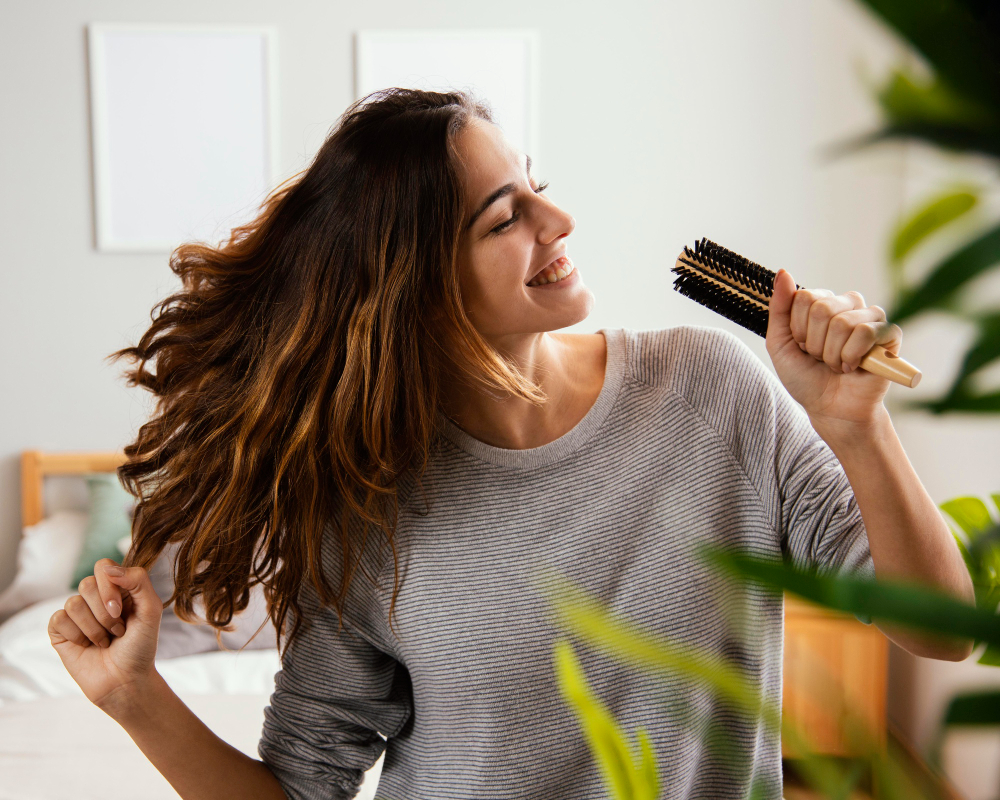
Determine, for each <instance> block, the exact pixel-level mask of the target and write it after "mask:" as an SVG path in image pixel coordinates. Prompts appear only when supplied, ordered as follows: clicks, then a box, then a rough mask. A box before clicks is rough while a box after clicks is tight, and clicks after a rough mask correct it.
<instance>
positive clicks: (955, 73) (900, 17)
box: [859, 0, 1000, 108]
mask: <svg viewBox="0 0 1000 800" xmlns="http://www.w3.org/2000/svg"><path fill="white" fill-rule="evenodd" d="M859 2H861V4H862V5H864V6H867V7H868V8H869V9H871V10H872V11H873V12H874V13H875V14H877V15H878V16H879V17H881V18H882V20H883V21H884V22H885V23H887V24H888V25H889V26H890V27H891V28H892V29H893V30H894V31H896V32H897V33H898V34H900V35H901V36H902V37H903V38H904V39H905V40H906V41H907V42H908V43H909V44H911V45H912V46H913V48H914V49H916V50H917V52H919V53H920V54H921V55H922V56H923V57H924V58H925V59H926V61H927V63H929V64H930V65H931V67H933V69H934V71H935V72H936V73H937V74H938V75H939V76H940V77H941V79H943V80H945V81H947V82H948V84H949V85H950V86H951V87H952V88H953V91H955V92H956V93H960V94H962V95H963V96H965V97H967V98H970V99H974V100H976V101H978V102H980V103H982V104H984V105H988V106H991V107H993V108H997V107H1000V52H998V48H997V46H996V41H997V37H998V31H997V27H996V26H997V17H996V14H995V10H993V11H991V10H990V8H989V6H990V5H991V4H990V3H985V4H971V3H968V2H965V3H963V2H959V1H958V0H859ZM990 14H993V16H989V15H990Z"/></svg>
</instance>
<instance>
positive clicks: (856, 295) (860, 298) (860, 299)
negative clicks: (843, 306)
mask: <svg viewBox="0 0 1000 800" xmlns="http://www.w3.org/2000/svg"><path fill="white" fill-rule="evenodd" d="M845 294H846V295H847V296H848V297H850V298H851V299H852V300H854V301H855V302H858V303H860V304H861V305H864V304H865V298H864V296H863V295H862V294H861V292H856V291H854V290H853V289H852V290H851V291H849V292H845Z"/></svg>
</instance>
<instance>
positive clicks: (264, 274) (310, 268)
mask: <svg viewBox="0 0 1000 800" xmlns="http://www.w3.org/2000/svg"><path fill="white" fill-rule="evenodd" d="M473 116H475V117H478V118H480V119H482V120H484V121H486V122H491V123H492V122H493V121H494V120H493V117H492V114H491V111H490V109H489V107H488V105H487V104H486V103H485V102H483V101H481V100H478V99H476V98H475V96H474V95H472V94H471V93H468V92H459V91H455V92H449V93H437V92H425V91H417V90H410V89H399V88H393V89H386V90H381V91H378V92H374V93H372V94H370V95H368V96H367V97H365V98H362V99H361V100H358V101H357V102H355V103H353V104H351V106H349V107H348V108H347V110H346V111H345V112H344V113H343V114H342V115H341V117H340V118H339V119H338V120H337V123H336V124H335V125H334V127H333V129H332V131H331V133H330V134H329V136H328V137H327V139H326V141H325V142H324V143H323V146H322V147H321V148H320V149H319V152H318V153H317V154H316V157H315V158H314V159H313V161H312V163H311V164H310V165H309V167H308V168H307V169H305V170H303V171H302V172H300V173H298V174H297V175H295V176H293V177H292V178H291V179H289V180H288V181H286V182H285V183H283V184H281V185H280V186H279V187H278V188H277V189H275V190H274V191H273V192H271V194H269V195H268V197H267V198H266V199H265V200H264V202H263V203H262V204H261V206H260V210H259V214H258V215H257V217H256V219H254V220H253V221H252V222H250V223H248V224H246V225H243V226H241V227H237V228H234V229H233V230H232V232H231V235H230V237H229V240H228V242H226V243H225V244H221V243H220V245H219V246H217V247H212V246H208V245H207V244H205V243H201V242H188V243H185V244H182V245H180V246H179V247H177V248H176V249H175V250H174V251H173V252H172V253H171V256H170V268H171V270H172V271H173V272H174V273H175V274H176V275H178V276H179V277H180V278H181V280H182V283H183V288H182V290H181V291H178V292H177V293H175V294H172V295H170V296H169V297H167V298H166V299H164V300H162V301H161V302H159V303H158V304H157V305H155V306H154V307H153V310H152V312H151V314H150V318H151V319H152V324H151V325H150V326H149V328H148V330H147V331H146V332H145V333H144V334H143V335H142V337H141V339H140V341H139V343H138V344H137V345H136V346H135V347H127V348H124V349H122V350H119V351H117V352H115V353H113V354H111V355H110V356H109V357H108V358H109V359H112V360H117V359H119V358H121V357H123V356H128V357H130V358H131V360H132V362H133V364H135V366H134V368H132V369H130V370H128V371H126V373H125V376H126V377H127V379H128V385H129V386H137V385H138V386H142V387H145V388H146V389H148V390H149V391H151V392H152V393H153V394H154V395H155V397H156V403H155V406H154V411H153V413H152V414H151V417H150V419H149V421H147V422H146V423H145V424H144V425H142V427H141V428H140V429H139V431H138V434H137V435H136V438H135V440H134V441H133V442H131V443H130V444H128V445H127V446H126V447H125V455H126V457H127V461H126V463H125V464H123V465H122V466H121V467H120V468H119V470H118V476H119V479H120V480H121V482H122V484H123V486H125V488H126V489H127V490H128V491H129V492H130V493H131V494H132V495H133V496H134V497H135V498H136V500H137V504H136V509H135V514H134V517H133V523H132V530H133V545H132V548H131V549H130V551H129V553H128V555H127V556H126V557H125V559H124V561H123V564H124V565H125V566H142V567H144V568H146V569H149V568H150V567H151V566H152V564H153V562H154V561H156V559H157V558H158V557H159V555H160V553H161V552H162V551H163V550H164V548H165V547H167V546H168V545H169V544H171V543H180V544H179V546H178V547H177V549H176V560H175V561H174V563H173V565H172V569H173V573H174V593H173V595H171V597H170V598H167V599H166V600H165V601H164V607H166V606H168V605H169V604H170V603H171V602H174V603H175V613H176V614H177V616H178V617H180V618H181V619H183V620H185V621H187V622H194V621H198V620H197V617H196V614H195V612H194V603H195V600H196V599H197V598H198V597H199V596H200V597H201V598H202V601H203V603H204V609H205V621H206V622H207V623H208V624H210V625H211V626H213V627H214V628H215V629H216V635H217V639H218V637H219V636H220V635H221V630H231V629H232V628H231V626H230V623H231V621H232V618H233V616H234V615H236V614H238V613H240V612H242V611H243V610H244V609H245V608H246V607H247V605H248V602H249V598H250V590H251V589H252V588H253V587H255V586H257V585H261V586H262V591H263V594H264V596H265V598H266V600H267V607H268V614H269V616H270V619H271V621H272V622H273V623H274V627H275V630H276V631H277V632H278V637H279V640H280V639H281V637H282V636H283V633H284V625H285V618H286V616H287V613H288V610H289V608H291V610H292V611H293V612H294V614H293V616H294V620H295V623H294V626H293V628H292V631H291V635H290V636H289V637H288V639H287V641H286V644H285V648H286V649H287V646H288V644H290V643H291V641H292V640H293V639H294V637H295V636H296V634H297V633H298V632H299V628H300V625H301V624H302V623H303V621H305V624H306V625H307V626H308V618H307V617H305V616H303V615H302V614H301V609H300V606H299V603H298V602H297V593H298V591H299V589H300V586H301V585H302V583H303V581H304V580H306V579H308V580H309V581H310V582H311V584H312V585H313V586H314V587H315V588H316V591H317V593H318V596H319V598H320V602H321V603H322V604H323V605H324V606H330V605H331V604H332V605H333V607H334V608H335V609H336V611H337V615H338V618H339V624H340V626H341V627H342V626H343V625H344V614H343V605H344V600H345V597H346V596H347V591H348V587H349V585H350V582H351V580H352V577H353V575H354V570H355V567H356V565H357V561H359V560H360V556H361V552H362V550H363V548H364V547H365V545H366V542H367V540H368V532H369V530H370V529H374V530H377V531H379V532H380V535H381V536H382V537H384V542H385V543H388V545H389V547H390V548H391V549H392V556H393V568H394V574H395V584H394V587H393V593H392V602H391V603H390V606H389V624H390V627H391V625H392V616H393V611H394V609H395V605H396V597H397V594H398V592H399V585H398V584H399V560H398V558H397V551H396V547H395V543H394V532H395V526H396V519H397V515H398V511H399V500H398V492H397V489H398V486H397V484H398V482H399V480H400V478H401V476H402V475H403V474H404V473H405V472H406V471H407V470H412V471H413V474H414V475H415V476H416V479H417V483H418V484H419V482H420V481H419V479H420V476H421V475H422V474H423V472H424V469H425V467H426V465H427V463H428V458H429V454H430V451H431V448H432V446H433V442H434V439H435V437H436V436H437V434H438V433H439V430H438V426H437V420H436V413H435V412H436V410H437V409H438V408H439V402H438V401H439V397H440V396H441V392H442V390H443V387H444V386H445V383H444V380H445V379H449V380H450V379H457V380H458V381H459V382H460V383H462V384H464V385H467V386H471V387H479V388H481V389H482V390H484V391H486V392H489V393H492V394H494V395H498V394H499V395H504V394H508V395H509V394H514V395H517V396H520V397H523V398H524V399H526V400H528V401H529V402H532V403H541V402H543V401H544V394H543V393H542V392H541V390H540V388H539V387H538V386H537V385H536V384H534V383H532V382H531V381H529V380H528V379H527V378H526V377H525V376H523V375H522V374H521V373H520V372H519V371H518V370H517V367H516V365H515V364H514V363H513V362H512V361H511V360H509V359H507V358H505V357H504V356H503V355H502V354H501V353H499V352H497V351H496V350H495V349H494V348H492V347H491V346H490V345H489V343H488V342H487V341H486V340H485V339H484V338H483V337H482V336H480V334H479V333H478V332H477V331H476V329H475V328H474V327H473V326H472V324H471V323H470V321H469V319H468V318H467V316H466V315H465V313H464V310H463V306H462V298H461V293H460V290H459V281H458V264H457V254H458V248H459V241H460V236H461V232H462V227H463V221H464V220H465V219H467V218H468V216H469V215H471V209H470V208H469V206H468V203H469V202H470V201H471V198H465V197H464V196H463V191H462V183H461V178H460V172H459V165H460V155H459V152H458V151H457V149H456V147H455V140H456V135H457V134H458V133H459V132H460V131H461V130H462V129H463V128H464V126H465V125H466V124H467V123H468V122H469V120H470V119H471V118H472V117H473ZM136 362H137V363H136ZM150 362H154V363H155V369H156V371H155V373H153V372H150V371H149V370H148V369H147V365H148V364H149V363H150ZM352 515H355V518H356V519H357V520H360V521H361V522H362V525H361V526H360V529H361V530H362V531H363V535H359V534H358V532H357V531H358V526H357V525H355V526H349V520H350V519H351V516H352ZM351 527H353V528H354V535H353V536H352V535H351V531H350V528H351ZM324 530H329V531H330V532H331V535H333V537H334V538H335V540H336V543H337V544H339V549H338V550H336V551H335V552H337V553H338V555H337V557H338V558H340V559H342V561H341V562H340V564H339V566H341V567H342V569H341V570H340V574H341V580H340V585H339V587H338V588H337V589H336V591H334V590H333V589H332V587H331V586H330V584H329V582H328V579H327V576H326V574H325V573H324V570H323V565H322V562H321V557H320V554H321V542H322V540H323V536H324ZM358 539H360V541H358ZM381 545H382V542H380V546H381ZM362 571H363V572H364V570H362ZM265 624H266V623H265ZM263 627H264V625H262V626H261V628H259V629H258V631H257V633H259V632H260V630H261V629H263ZM254 636H256V633H255V634H254ZM279 648H280V641H279Z"/></svg>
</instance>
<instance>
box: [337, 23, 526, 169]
mask: <svg viewBox="0 0 1000 800" xmlns="http://www.w3.org/2000/svg"><path fill="white" fill-rule="evenodd" d="M538 43H539V33H538V31H537V30H534V29H516V30H505V29H499V30H493V29H491V30H406V31H400V30H366V31H358V32H357V33H356V34H355V83H354V96H355V99H360V98H362V97H365V96H366V95H368V94H370V93H371V92H373V91H376V90H378V89H387V88H390V87H393V86H398V87H401V88H405V89H423V90H425V91H433V92H445V91H449V90H453V89H463V90H471V91H472V92H473V93H474V94H475V95H476V97H477V98H478V99H480V100H485V101H486V102H487V103H488V104H489V106H490V108H491V109H492V111H493V114H494V117H495V119H496V122H497V124H498V125H499V126H500V127H501V128H502V129H503V133H504V136H505V137H506V139H507V141H509V142H510V143H511V145H513V146H514V147H516V148H517V149H518V150H520V151H521V152H522V153H527V154H528V155H530V156H531V160H532V162H534V164H536V165H538V167H539V170H541V164H542V161H543V158H542V154H541V153H540V152H539V141H538V53H539V49H538Z"/></svg>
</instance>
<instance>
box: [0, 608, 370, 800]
mask: <svg viewBox="0 0 1000 800" xmlns="http://www.w3.org/2000/svg"><path fill="white" fill-rule="evenodd" d="M70 596H72V593H66V594H65V595H62V596H60V597H53V598H50V599H48V600H42V601H40V602H37V603H34V604H33V605H31V606H29V607H28V608H25V609H24V610H22V611H20V612H18V613H17V614H15V615H14V616H13V617H11V618H10V619H8V620H7V621H6V622H4V623H3V624H2V625H0V776H3V777H2V780H0V800H90V798H94V800H97V799H98V798H100V800H106V798H108V797H122V796H129V797H141V798H143V799H144V800H160V798H171V799H172V800H176V798H177V796H178V795H177V793H176V792H175V791H174V790H173V788H172V787H171V786H170V784H169V783H168V782H167V781H166V779H165V778H163V776H161V775H160V773H159V772H157V771H156V768H155V767H153V765H152V764H150V763H149V761H148V760H147V759H146V757H145V756H144V755H143V754H142V751H141V750H139V748H138V747H136V746H135V744H134V743H133V742H132V740H131V738H129V736H128V734H127V733H126V732H125V731H124V730H123V729H122V728H121V727H120V726H119V725H118V724H117V723H116V722H115V721H114V720H112V719H111V718H110V717H108V716H107V715H106V714H105V713H104V712H102V711H101V710H100V709H98V708H97V707H96V706H94V705H93V704H92V703H91V702H90V701H89V700H87V698H86V697H85V696H84V695H83V692H82V691H81V690H80V687H79V686H77V685H76V683H75V682H74V680H73V679H72V678H71V677H70V675H69V673H68V672H66V669H65V667H63V664H62V661H61V660H60V659H59V655H58V654H57V653H56V651H55V649H54V648H53V647H52V645H51V643H50V642H49V637H48V632H47V626H48V621H49V618H50V617H51V616H52V614H54V613H55V612H56V611H57V610H58V609H60V608H62V607H63V606H64V604H65V602H66V599H67V598H69V597H70ZM280 667H281V662H280V660H279V658H278V651H277V649H274V648H272V649H267V650H247V651H244V652H240V653H237V652H225V651H213V652H208V653H198V654H196V655H190V656H181V657H179V658H171V659H160V660H157V662H156V668H157V670H158V671H159V672H160V674H161V675H162V676H163V678H164V680H166V682H167V683H168V684H169V685H170V687H171V688H172V689H173V690H174V691H175V692H176V693H177V694H178V695H179V696H180V698H181V699H182V700H183V701H184V702H185V703H186V704H187V706H188V707H189V708H190V709H191V710H192V711H193V712H194V713H195V714H196V715H197V716H198V718H199V719H201V720H202V721H203V722H204V723H205V724H206V725H208V727H209V728H211V729H212V730H213V731H214V732H215V733H216V735H218V736H219V737H220V738H222V739H224V740H225V741H227V742H228V743H229V744H231V745H232V746H233V747H236V748H237V749H239V750H241V751H242V752H244V753H246V754H247V755H249V756H252V757H253V758H258V755H257V742H258V741H259V739H260V732H261V727H262V726H263V724H264V707H265V706H266V705H267V704H268V701H269V699H270V696H271V693H272V692H273V690H274V675H275V673H276V672H277V671H278V670H279V669H280ZM381 770H382V759H379V761H378V762H377V763H376V764H375V765H374V766H373V767H372V768H371V769H370V770H369V771H368V773H367V775H366V776H365V783H364V785H363V786H362V788H361V791H360V792H359V794H358V795H357V797H358V798H360V800H371V799H372V798H374V796H375V787H376V785H377V783H378V776H379V773H380V772H381ZM112 776H114V778H115V781H116V783H117V782H118V781H120V783H118V784H117V786H118V788H117V789H116V786H115V785H113V784H111V783H109V779H110V778H111V777H112Z"/></svg>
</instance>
